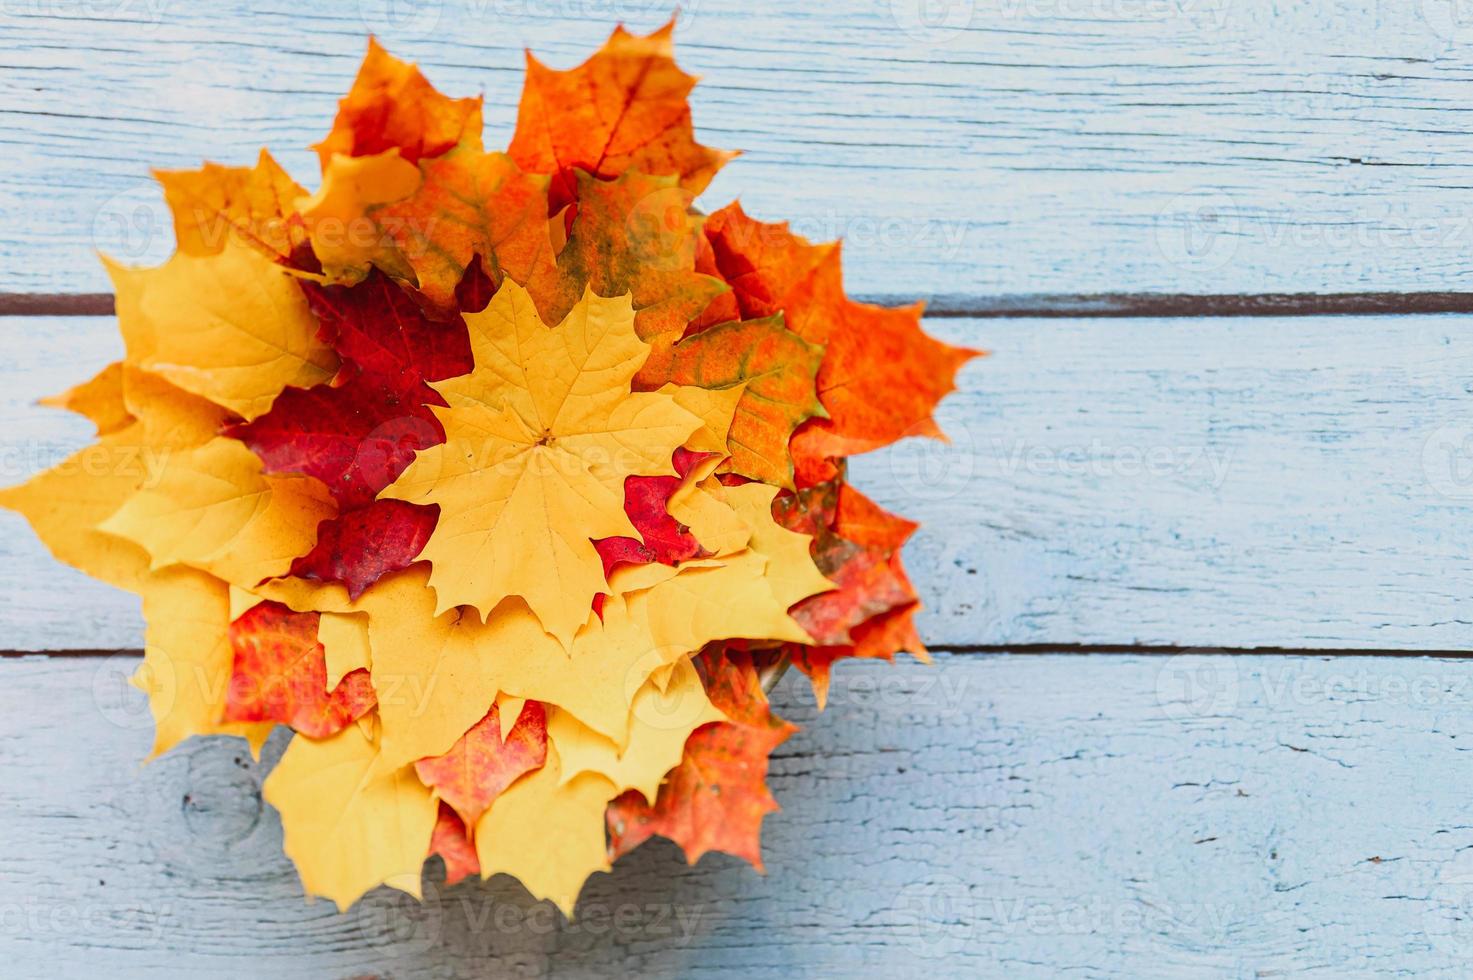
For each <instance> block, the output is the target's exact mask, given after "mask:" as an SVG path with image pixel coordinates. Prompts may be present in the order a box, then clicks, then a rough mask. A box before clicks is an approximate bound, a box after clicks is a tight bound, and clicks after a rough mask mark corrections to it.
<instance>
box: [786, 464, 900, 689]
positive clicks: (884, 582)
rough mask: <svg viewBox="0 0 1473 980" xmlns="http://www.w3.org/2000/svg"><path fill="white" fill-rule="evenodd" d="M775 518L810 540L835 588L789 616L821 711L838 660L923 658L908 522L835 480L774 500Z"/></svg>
mask: <svg viewBox="0 0 1473 980" xmlns="http://www.w3.org/2000/svg"><path fill="white" fill-rule="evenodd" d="M773 513H774V515H775V516H776V517H777V518H778V521H779V523H781V524H782V525H783V526H784V527H787V528H788V529H790V530H793V531H798V532H801V533H804V534H809V535H812V536H813V556H814V560H815V562H816V563H817V565H818V567H819V569H820V570H821V571H822V572H823V574H824V576H825V577H826V578H828V579H829V580H830V581H832V582H833V583H834V584H835V585H836V586H837V588H836V589H834V590H833V591H832V592H826V593H823V594H821V595H815V596H812V597H810V598H808V599H805V600H803V601H802V602H800V603H798V604H797V605H796V606H794V607H793V609H792V614H793V618H794V619H795V620H797V621H798V622H800V623H802V624H803V628H804V629H806V630H807V631H808V632H809V634H811V635H812V636H813V639H814V643H813V645H810V646H796V645H795V646H790V647H788V648H786V649H787V652H788V653H789V655H790V656H791V657H792V660H793V663H794V664H795V665H796V666H797V667H798V668H799V669H800V670H802V671H803V672H804V673H805V674H807V675H808V678H809V680H810V681H811V682H812V684H813V691H814V696H815V697H816V699H817V701H818V705H819V707H820V708H822V707H823V706H824V704H825V703H826V701H827V698H828V686H829V677H830V673H831V670H832V667H833V664H834V663H835V662H837V661H839V660H842V659H845V658H848V657H859V658H881V659H886V660H888V659H890V658H891V657H893V656H894V655H895V653H896V652H897V651H900V650H905V651H907V652H909V653H911V654H913V655H914V656H916V657H917V658H918V659H920V660H922V661H925V660H927V659H928V657H927V654H926V648H925V647H924V646H923V645H922V644H921V642H920V638H919V637H918V636H917V635H916V632H915V626H914V622H913V620H914V616H915V612H916V610H917V609H918V608H919V605H920V602H919V598H918V597H917V596H916V592H915V588H914V587H913V586H912V585H911V582H910V579H909V577H908V576H907V575H906V574H905V568H904V566H903V564H902V562H901V555H900V549H901V548H902V547H903V546H904V545H905V542H906V541H907V540H908V539H909V538H910V536H911V534H913V533H914V532H915V529H916V525H915V523H914V522H912V521H907V520H905V519H904V518H902V517H897V516H896V515H894V514H891V513H889V512H888V511H886V510H884V509H883V508H881V507H879V506H878V505H876V504H875V503H874V502H873V501H871V500H870V499H869V498H868V497H865V496H864V495H863V494H861V493H860V492H859V491H857V490H855V489H854V488H853V487H851V486H850V485H848V484H847V483H842V482H837V481H834V482H828V483H822V484H818V485H816V486H813V487H809V488H805V489H803V490H800V491H798V492H797V493H796V494H791V495H786V496H783V497H779V498H778V499H777V500H776V501H774V503H773Z"/></svg>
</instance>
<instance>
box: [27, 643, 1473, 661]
mask: <svg viewBox="0 0 1473 980" xmlns="http://www.w3.org/2000/svg"><path fill="white" fill-rule="evenodd" d="M930 650H931V652H932V653H944V654H948V655H951V656H972V655H976V656H1013V655H1016V656H1041V655H1066V656H1106V657H1113V656H1140V657H1174V656H1179V655H1181V654H1193V655H1201V656H1212V657H1259V656H1285V657H1391V658H1406V657H1424V658H1425V657H1435V658H1441V659H1464V658H1469V657H1473V650H1382V649H1376V648H1370V647H1344V648H1338V649H1337V648H1329V647H1213V646H1173V645H1170V644H1148V645H1142V646H1133V645H1131V644H1128V643H997V644H983V643H979V644H944V645H939V646H933V647H930ZM142 656H143V651H142V650H133V649H129V650H0V659H7V658H19V657H48V658H51V657H58V658H59V657H142Z"/></svg>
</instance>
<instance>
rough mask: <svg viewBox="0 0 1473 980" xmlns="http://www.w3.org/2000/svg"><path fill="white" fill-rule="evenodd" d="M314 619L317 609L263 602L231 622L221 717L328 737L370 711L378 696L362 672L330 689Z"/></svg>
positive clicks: (318, 736)
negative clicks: (228, 669)
mask: <svg viewBox="0 0 1473 980" xmlns="http://www.w3.org/2000/svg"><path fill="white" fill-rule="evenodd" d="M317 620H318V615H317V613H298V612H292V611H291V610H290V609H288V608H287V607H286V606H283V605H281V604H280V603H277V602H263V603H261V604H259V605H257V606H253V607H252V608H250V609H248V610H246V611H245V612H244V613H242V614H241V615H240V617H239V618H237V619H236V620H235V622H233V623H231V624H230V647H231V650H232V652H233V653H234V657H235V662H234V669H233V671H232V674H231V677H230V686H229V688H228V689H227V690H226V693H225V715H224V720H225V721H276V722H280V723H282V724H284V725H290V726H291V727H292V728H293V729H295V730H296V731H298V732H301V733H302V734H303V735H306V736H308V737H309V738H327V737H328V736H329V735H333V734H336V733H337V732H339V731H341V730H342V729H343V728H344V727H345V726H346V725H347V724H348V723H349V722H351V721H353V720H355V719H357V718H360V717H362V716H363V715H365V714H367V713H368V712H370V711H372V710H373V708H374V705H375V704H376V703H377V699H376V697H375V696H374V692H373V685H372V684H370V683H369V678H368V671H366V670H361V669H360V670H354V671H351V672H349V673H348V674H346V675H344V677H343V679H342V680H341V681H339V682H338V686H337V687H335V688H333V689H332V691H330V692H329V691H328V689H327V660H326V656H325V654H324V651H323V649H322V644H321V643H319V642H317Z"/></svg>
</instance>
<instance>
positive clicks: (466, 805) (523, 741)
mask: <svg viewBox="0 0 1473 980" xmlns="http://www.w3.org/2000/svg"><path fill="white" fill-rule="evenodd" d="M546 761H547V713H546V711H544V710H543V707H542V705H541V703H539V702H537V701H528V702H527V703H526V704H524V705H523V706H522V713H521V715H520V716H519V717H518V718H517V721H516V724H515V725H513V726H512V730H511V731H510V732H509V733H508V736H507V739H506V741H504V742H503V741H502V740H501V713H500V709H499V708H498V707H497V706H496V705H494V704H493V705H491V710H490V711H488V712H486V716H485V717H484V718H482V719H481V720H480V721H478V722H476V723H475V724H474V725H472V726H471V729H470V731H468V732H466V733H465V734H464V735H462V736H461V737H460V739H459V741H457V742H456V743H455V744H454V745H453V746H451V747H450V751H449V752H446V753H445V754H444V755H438V756H433V757H431V758H428V759H420V760H419V761H418V762H416V763H415V764H414V771H415V772H417V773H418V774H419V778H420V780H421V781H422V782H423V783H424V784H425V785H426V786H428V787H430V788H431V789H433V790H434V791H435V792H436V793H438V794H439V796H440V799H442V800H444V801H445V802H446V803H449V804H450V805H451V806H452V807H454V808H455V812H456V813H458V814H460V818H461V819H462V820H463V821H465V826H466V828H467V830H468V832H469V833H470V834H472V835H474V833H475V827H476V822H477V821H478V820H480V819H481V815H482V814H484V813H485V812H486V810H487V809H488V808H489V807H490V806H491V803H492V801H493V800H495V799H496V797H498V796H500V795H501V791H502V790H504V789H506V788H507V787H508V786H510V785H511V784H512V783H514V782H516V780H517V779H518V778H519V777H521V776H523V775H525V774H526V773H529V772H531V771H533V770H534V769H540V768H541V767H542V764H543V763H544V762H546Z"/></svg>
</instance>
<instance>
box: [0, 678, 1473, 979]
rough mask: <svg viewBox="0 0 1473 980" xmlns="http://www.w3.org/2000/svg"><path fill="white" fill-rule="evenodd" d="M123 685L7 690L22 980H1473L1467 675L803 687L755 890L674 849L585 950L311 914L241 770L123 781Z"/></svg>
mask: <svg viewBox="0 0 1473 980" xmlns="http://www.w3.org/2000/svg"><path fill="white" fill-rule="evenodd" d="M129 667H131V661H129V662H126V663H123V664H118V663H110V662H108V661H105V660H100V659H94V658H65V659H63V658H51V659H44V660H9V661H5V662H3V663H0V672H3V673H0V681H3V683H0V761H3V764H4V767H5V769H4V771H5V773H6V796H7V806H6V809H5V811H4V813H5V816H4V817H3V825H4V830H5V845H4V849H5V850H4V853H5V874H4V875H0V912H3V915H0V953H3V956H4V962H5V975H6V976H7V977H21V978H26V980H30V978H39V977H54V976H64V977H73V976H78V977H80V976H95V975H97V973H99V972H101V973H103V974H104V975H106V976H109V977H114V978H118V980H144V978H148V980H153V978H157V977H163V978H179V980H196V978H198V977H201V976H210V977H221V978H228V980H236V978H262V977H270V978H276V980H324V978H326V980H348V978H352V977H364V976H373V977H384V978H394V980H421V978H423V980H484V978H488V977H509V976H557V977H565V978H568V977H572V978H583V977H588V978H594V977H608V976H626V975H633V976H637V975H647V976H652V977H682V978H683V977H718V978H733V980H735V978H738V977H740V978H750V977H757V978H768V977H770V978H779V977H790V976H818V977H865V978H868V977H896V978H935V977H998V978H1004V977H1006V978H1014V977H1025V978H1034V977H1037V978H1053V977H1059V976H1068V975H1077V976H1083V977H1117V976H1118V977H1130V978H1181V977H1194V978H1195V977H1230V978H1253V977H1281V976H1282V977H1288V976H1293V977H1298V976H1310V977H1326V978H1331V977H1333V978H1344V977H1373V976H1375V977H1379V976H1416V977H1446V978H1453V977H1463V976H1466V973H1467V964H1468V962H1469V957H1470V955H1473V920H1470V919H1469V917H1468V912H1467V910H1468V906H1469V902H1470V901H1473V860H1470V859H1469V857H1468V855H1469V854H1470V853H1473V828H1470V821H1469V819H1468V802H1467V800H1468V794H1467V793H1466V792H1463V789H1462V788H1463V787H1464V786H1465V785H1466V779H1464V778H1463V776H1462V775H1460V774H1461V773H1462V772H1463V771H1464V770H1465V769H1466V766H1467V759H1466V756H1467V751H1466V749H1467V745H1466V743H1467V741H1468V740H1469V739H1470V738H1473V704H1470V699H1473V676H1470V673H1469V671H1468V669H1467V667H1468V665H1467V664H1466V663H1465V662H1462V661H1441V660H1425V659H1420V658H1398V659H1385V658H1356V659H1348V660H1347V659H1325V658H1304V657H1221V656H1219V657H1210V658H1193V657H1183V658H1173V657H1128V656H1122V657H1081V656H1045V657H1039V656H1023V657H1007V656H989V657H983V656H975V655H972V656H944V657H941V658H940V660H939V663H938V666H937V668H936V669H927V668H923V667H919V666H915V665H897V666H893V667H892V666H887V665H884V664H862V665H847V666H846V667H843V668H841V669H840V672H839V674H838V680H837V683H836V689H835V700H834V703H833V705H832V707H831V708H830V710H829V711H827V712H826V713H824V714H823V715H821V716H815V715H814V713H813V712H812V709H811V707H808V706H807V703H808V699H807V696H806V695H805V694H800V693H799V686H798V685H797V684H796V679H790V680H787V681H784V685H783V687H782V689H780V691H779V693H778V695H777V701H778V703H779V705H780V706H781V708H782V710H783V711H784V713H785V714H789V715H791V716H792V717H793V718H794V719H795V720H797V721H798V722H800V723H801V724H802V725H803V726H804V731H803V732H802V733H801V734H800V735H798V736H796V737H795V738H794V739H793V740H792V741H790V742H789V743H788V744H787V745H785V746H784V747H783V748H781V749H780V750H779V751H778V752H777V755H776V757H775V762H774V772H773V776H772V785H773V790H774V792H775V794H776V796H777V798H778V800H779V801H780V802H781V803H782V805H783V807H784V809H783V811H782V812H781V813H778V814H776V815H774V816H772V817H769V818H768V821H767V826H766V834H765V837H766V845H767V846H766V856H767V862H768V869H769V873H768V876H767V877H766V878H763V877H760V876H759V875H757V874H756V873H755V872H753V871H752V870H751V869H750V868H747V867H745V866H743V865H741V864H740V863H739V862H737V861H734V860H731V859H727V858H724V857H720V856H715V857H709V858H707V859H705V860H704V861H702V862H701V863H700V864H698V865H697V866H696V867H695V868H687V867H685V865H684V864H683V862H682V860H681V858H680V857H679V854H678V852H677V851H676V850H675V849H674V848H673V847H669V846H666V845H662V844H656V845H654V846H652V847H648V848H645V849H642V850H640V851H638V852H636V853H635V854H634V855H631V856H630V857H629V858H627V859H625V860H623V861H621V862H619V864H618V865H617V866H616V872H615V874H614V875H613V876H612V877H608V876H602V875H601V876H597V877H595V879H594V880H593V882H592V883H591V884H590V887H589V890H588V892H587V893H586V895H585V898H584V901H583V903H582V905H581V912H582V915H583V917H584V919H585V920H586V921H582V922H578V923H575V924H573V925H571V926H566V925H561V924H558V923H557V922H556V916H555V914H553V913H551V912H550V910H546V907H545V906H543V907H541V908H542V909H544V911H538V908H539V907H537V906H533V905H532V904H531V903H529V902H528V900H527V899H526V897H525V896H524V895H522V894H520V892H519V889H518V887H517V886H515V885H514V884H513V883H512V882H511V881H510V880H508V879H505V878H496V879H493V880H492V881H491V882H490V883H488V884H486V885H481V884H479V883H473V884H470V885H466V886H457V887H455V888H450V889H444V888H442V887H440V885H439V884H438V883H439V880H440V875H439V872H438V871H437V870H435V869H433V868H432V870H431V871H430V873H429V882H430V888H429V890H428V894H429V896H430V900H429V903H428V905H427V906H426V907H424V908H420V907H417V906H415V905H414V904H413V903H411V902H409V901H408V900H407V899H404V898H403V897H402V896H399V895H398V894H397V893H388V892H377V893H374V894H373V895H372V896H371V897H370V898H369V899H368V900H366V901H365V902H364V903H363V904H362V905H360V906H359V907H358V908H356V909H355V910H354V911H352V912H350V913H349V914H347V915H338V914H337V913H336V912H335V911H334V910H333V908H332V907H331V906H330V905H328V904H326V903H317V904H315V905H307V904H306V903H304V902H303V900H302V899H301V896H300V892H299V890H298V886H297V882H296V879H295V875H294V873H293V871H292V869H291V865H290V863H289V862H288V861H287V860H286V859H285V858H284V857H283V856H282V855H281V853H280V844H281V838H280V826H279V824H278V822H277V820H276V818H275V816H274V814H273V813H272V812H271V810H270V808H269V807H265V806H263V805H262V804H261V802H260V800H259V798H258V796H257V795H256V791H257V789H258V787H259V784H260V779H261V776H262V772H261V767H258V766H255V765H253V764H251V763H250V761H249V758H248V756H246V755H245V754H244V753H243V752H242V751H241V749H240V746H239V745H238V744H232V743H230V742H228V741H211V742H201V743H197V744H192V745H190V746H188V747H186V748H185V749H183V750H182V751H180V752H178V753H176V754H174V755H172V756H170V757H168V758H166V759H164V760H162V761H161V762H159V763H158V764H156V765H153V766H150V767H149V768H147V769H146V770H143V771H139V770H138V769H137V768H136V765H135V762H136V759H137V757H138V756H139V755H140V754H141V753H142V752H143V751H145V749H146V746H147V744H148V734H147V731H146V727H145V726H142V725H140V717H139V713H140V712H142V711H143V710H144V709H143V706H142V704H141V699H139V698H138V697H137V696H136V694H134V693H133V692H131V691H130V690H129V689H127V688H126V687H125V686H124V685H123V683H122V675H121V671H122V670H126V669H128V668H129ZM38 701H39V702H44V703H45V704H46V705H47V706H48V710H46V711H45V712H41V711H38V710H36V708H35V704H36V703H37V702H38ZM278 748H279V746H278Z"/></svg>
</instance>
